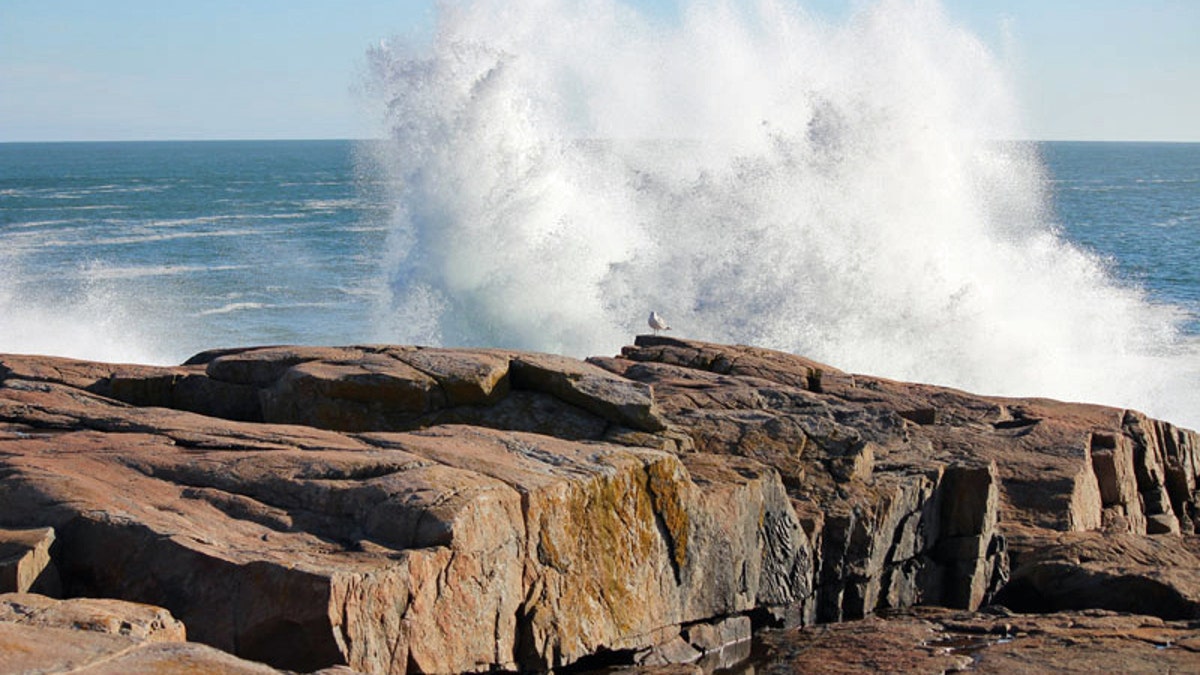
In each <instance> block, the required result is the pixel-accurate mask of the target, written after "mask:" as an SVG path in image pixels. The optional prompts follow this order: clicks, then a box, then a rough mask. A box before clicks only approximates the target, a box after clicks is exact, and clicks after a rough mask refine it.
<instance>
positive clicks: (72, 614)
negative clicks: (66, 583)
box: [0, 593, 187, 642]
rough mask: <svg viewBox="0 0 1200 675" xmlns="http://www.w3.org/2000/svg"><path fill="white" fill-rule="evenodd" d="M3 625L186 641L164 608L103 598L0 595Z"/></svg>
mask: <svg viewBox="0 0 1200 675" xmlns="http://www.w3.org/2000/svg"><path fill="white" fill-rule="evenodd" d="M0 623H13V624H20V625H23V626H34V627H43V628H71V629H75V630H83V631H91V632H95V633H109V634H112V635H124V636H128V637H131V638H134V639H136V640H139V641H144V642H184V641H186V640H187V632H186V630H185V629H184V626H183V624H182V623H180V622H179V621H177V620H176V619H175V617H173V616H171V613H170V612H168V611H167V610H165V609H163V608H161V607H154V606H152V605H143V604H139V603H135V602H125V601H123V600H108V599H102V598H72V599H68V600H55V599H53V598H48V597H46V596H44V595H37V594H34V593H5V594H0Z"/></svg>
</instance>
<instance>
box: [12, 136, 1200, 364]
mask: <svg viewBox="0 0 1200 675" xmlns="http://www.w3.org/2000/svg"><path fill="white" fill-rule="evenodd" d="M1039 153H1040V155H1041V157H1042V159H1043V162H1044V163H1045V165H1046V167H1047V169H1048V174H1049V185H1048V188H1049V191H1050V194H1051V198H1052V203H1053V208H1054V212H1055V219H1056V222H1057V225H1058V227H1059V228H1060V229H1061V232H1062V234H1063V236H1065V237H1066V238H1068V239H1069V240H1071V241H1073V242H1075V243H1077V244H1078V245H1079V246H1082V247H1084V248H1086V249H1088V250H1090V251H1092V252H1094V253H1095V254H1096V255H1098V256H1101V257H1103V258H1104V259H1105V260H1106V261H1107V264H1108V265H1109V267H1110V269H1111V274H1112V275H1113V276H1115V277H1116V278H1118V279H1120V280H1121V281H1122V282H1123V283H1126V284H1130V285H1135V286H1138V287H1141V288H1143V289H1144V290H1145V292H1146V293H1147V295H1148V298H1149V300H1150V301H1151V302H1153V303H1161V304H1166V305H1173V306H1176V307H1178V308H1179V311H1180V312H1181V316H1183V325H1184V330H1185V331H1186V332H1187V333H1189V334H1191V335H1200V265H1197V264H1196V256H1197V252H1200V144H1154V143H1042V144H1039ZM383 175H384V173H383V172H382V171H376V170H374V169H372V164H371V161H370V158H369V155H368V154H367V153H365V151H364V147H363V146H361V145H360V144H358V143H356V142H352V141H264V142H256V141H230V142H217V141H213V142H136V143H134V142H122V143H10V144H0V351H23V352H44V353H55V354H65V355H71V356H80V357H89V358H109V359H114V360H149V361H158V362H177V361H180V360H182V359H184V358H186V357H187V356H189V355H190V354H192V353H194V352H197V351H200V350H203V349H208V348H214V347H221V346H235V345H252V344H271V343H299V344H346V343H362V342H368V341H388V340H389V336H388V335H386V334H382V333H381V332H380V329H379V328H378V326H379V325H380V323H379V322H378V321H377V320H376V319H377V316H378V314H379V313H380V312H386V311H387V310H386V306H387V297H386V296H387V281H386V279H387V274H388V270H386V269H385V263H384V258H385V256H384V254H383V251H384V249H385V246H386V241H387V233H388V230H389V222H390V220H391V217H392V211H393V208H394V204H393V203H392V201H391V198H390V196H389V195H390V194H392V192H391V191H390V190H389V189H388V185H387V184H386V181H385V180H384V179H383V178H382V176H383Z"/></svg>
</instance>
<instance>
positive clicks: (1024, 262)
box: [371, 0, 1200, 426]
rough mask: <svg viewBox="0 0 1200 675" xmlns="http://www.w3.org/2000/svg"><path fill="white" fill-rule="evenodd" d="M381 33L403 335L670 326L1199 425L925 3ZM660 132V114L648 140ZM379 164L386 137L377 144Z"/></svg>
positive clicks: (504, 20) (1153, 313)
mask: <svg viewBox="0 0 1200 675" xmlns="http://www.w3.org/2000/svg"><path fill="white" fill-rule="evenodd" d="M448 7H449V9H447V10H446V11H445V13H444V14H443V15H442V16H441V18H440V22H439V26H438V31H437V37H436V40H435V41H434V42H433V43H432V44H431V45H429V46H427V47H426V46H421V45H410V46H404V45H399V46H393V47H388V48H386V50H384V49H383V48H381V49H380V50H376V51H373V52H372V53H371V59H372V64H373V68H374V72H375V75H376V77H375V81H374V87H375V90H376V91H377V92H379V95H380V97H381V99H382V100H383V101H384V102H385V103H386V104H387V105H388V106H389V108H388V110H389V117H388V120H389V122H390V133H391V137H392V142H391V143H390V146H388V147H389V148H390V149H389V150H386V151H385V152H386V153H387V157H385V158H384V160H382V162H383V163H384V164H385V165H387V166H390V170H391V171H392V175H391V176H390V177H389V178H390V179H391V180H392V181H393V182H395V183H396V184H398V185H399V186H400V187H399V189H398V194H397V204H398V217H397V220H396V222H395V225H394V229H393V231H392V232H391V234H390V238H389V250H390V253H389V256H390V261H389V263H388V267H389V270H390V284H391V289H392V296H393V297H392V302H391V303H388V305H387V306H386V307H383V308H382V309H381V313H380V322H381V326H382V327H383V328H384V329H386V330H387V331H388V332H389V337H390V339H394V340H396V341H400V342H440V343H444V344H452V345H458V344H492V345H502V346H510V347H518V348H529V349H540V350H547V351H555V352H566V353H570V354H576V355H586V354H596V353H600V354H603V353H613V352H615V351H616V350H617V349H618V348H619V347H620V346H621V345H623V344H626V343H628V342H629V340H630V338H631V336H632V334H633V333H634V332H637V331H639V330H642V329H641V328H640V326H641V325H642V323H643V322H644V310H645V309H646V308H648V307H655V308H657V309H659V310H660V311H663V312H664V313H666V314H667V315H669V316H671V318H672V320H673V326H674V327H675V329H676V333H677V334H678V335H682V336H691V337H696V338H702V339H711V340H718V341H725V342H748V343H753V344H759V345H764V346H768V347H775V348H780V349H785V350H788V351H792V352H797V353H802V354H805V355H808V356H811V357H815V358H818V359H821V360H825V361H828V362H830V363H832V364H835V365H837V366H840V367H843V368H846V369H849V370H852V371H859V372H869V373H876V374H881V375H886V376H892V377H897V378H903V379H911V380H923V381H930V382H938V383H943V384H949V385H954V386H960V387H964V388H968V389H972V390H975V391H979V392H983V393H995V394H1013V395H1045V396H1052V397H1058V398H1065V399H1074V400H1089V401H1096V402H1103V403H1109V404H1113V405H1125V406H1131V407H1137V408H1140V409H1145V410H1147V411H1148V412H1151V413H1154V414H1157V415H1161V416H1166V417H1168V418H1171V419H1175V420H1178V421H1181V422H1184V423H1186V424H1190V425H1192V426H1200V390H1198V389H1197V388H1196V386H1195V383H1196V382H1197V381H1200V352H1198V350H1197V348H1196V345H1195V344H1194V342H1188V341H1185V340H1184V339H1183V338H1181V336H1180V333H1179V331H1178V329H1177V323H1178V321H1179V314H1178V312H1176V311H1175V310H1173V309H1172V308H1167V307H1161V306H1157V305H1155V304H1152V303H1150V302H1148V301H1147V299H1146V297H1145V295H1144V294H1143V293H1142V292H1140V291H1139V290H1137V289H1135V288H1130V287H1126V286H1122V285H1121V284H1119V283H1118V282H1116V281H1114V279H1113V278H1112V277H1111V275H1109V274H1108V273H1107V272H1106V270H1105V265H1104V263H1103V261H1102V260H1099V259H1098V258H1097V257H1095V256H1094V255H1092V254H1090V253H1088V252H1086V251H1083V250H1080V249H1079V248H1077V247H1074V246H1072V245H1070V244H1069V243H1067V242H1066V241H1064V240H1063V238H1062V237H1061V236H1060V235H1059V234H1058V233H1057V230H1056V228H1055V225H1054V223H1053V222H1051V217H1050V215H1049V209H1048V207H1047V205H1048V199H1047V194H1046V191H1047V189H1048V183H1047V182H1046V178H1045V176H1044V171H1043V168H1042V166H1041V164H1040V162H1039V159H1038V158H1037V157H1036V156H1035V155H1034V154H1033V152H1032V151H1031V149H1030V147H1029V146H1022V145H1018V144H1011V143H1000V142H998V139H1009V138H1021V137H1022V136H1023V133H1022V126H1021V119H1020V115H1019V105H1018V103H1017V102H1016V101H1015V100H1014V96H1013V93H1012V92H1013V87H1012V85H1011V82H1010V81H1009V77H1008V73H1007V71H1006V70H1005V68H1004V67H1003V65H1002V64H1000V63H998V62H997V60H996V59H995V58H994V57H993V56H992V55H991V54H990V53H989V52H988V50H987V49H986V48H985V47H984V46H983V45H982V44H981V43H980V42H979V40H977V39H976V38H975V37H974V36H973V35H971V34H970V33H969V32H967V31H966V30H964V29H963V28H961V27H960V26H958V25H956V24H954V23H953V22H952V21H950V20H949V19H947V17H946V16H945V15H944V14H943V12H942V11H941V10H940V8H939V6H938V5H937V4H936V3H934V2H927V1H921V0H915V1H905V0H885V1H883V2H879V3H876V4H874V5H872V6H869V7H864V8H863V9H862V10H861V11H859V12H858V13H856V14H855V15H854V17H853V18H852V19H851V20H849V21H848V22H847V23H846V24H845V25H830V24H827V23H823V22H821V21H819V20H816V19H813V18H811V17H810V16H808V15H806V14H805V13H804V12H803V11H801V10H798V9H795V7H794V5H792V4H791V3H784V2H760V3H756V4H755V5H754V9H745V8H744V5H743V4H739V3H731V2H709V3H697V4H695V5H692V6H690V7H689V9H688V10H687V11H686V13H685V16H684V17H683V19H682V20H681V21H680V23H679V25H669V24H662V23H654V22H650V21H647V20H645V19H643V18H642V17H640V16H639V15H637V14H636V13H634V12H633V11H631V10H629V9H627V8H625V7H624V6H623V5H621V4H619V3H615V2H605V1H602V0H597V1H596V2H589V3H573V2H559V1H555V0H539V1H537V2H530V3H518V4H513V3H509V2H504V1H501V0H481V1H477V2H468V3H463V4H456V5H452V6H448ZM648 139H657V140H654V141H653V142H648ZM377 161H379V160H377Z"/></svg>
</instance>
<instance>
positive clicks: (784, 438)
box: [0, 336, 1200, 673]
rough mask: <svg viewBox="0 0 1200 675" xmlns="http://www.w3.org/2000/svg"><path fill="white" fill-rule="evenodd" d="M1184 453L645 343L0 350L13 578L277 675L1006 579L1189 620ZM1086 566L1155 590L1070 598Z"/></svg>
mask: <svg viewBox="0 0 1200 675" xmlns="http://www.w3.org/2000/svg"><path fill="white" fill-rule="evenodd" d="M1198 446H1200V443H1198V441H1197V437H1196V434H1195V433H1193V432H1190V431H1186V430H1182V429H1179V428H1176V427H1174V426H1172V425H1170V424H1167V423H1164V422H1160V421H1154V420H1150V419H1148V418H1146V417H1145V416H1143V415H1141V414H1139V413H1136V412H1134V411H1125V410H1118V409H1113V408H1105V407H1101V406H1090V405H1080V404H1067V403H1059V402H1054V401H1047V400H1035V399H1020V400H1018V399H1002V398H994V397H982V396H974V395H971V394H967V393H964V392H959V391H955V390H950V389H946V388H942V387H934V386H928V385H917V384H906V383H900V382H894V381H890V380H885V379H881V378H874V377H868V376H863V375H851V374H847V373H843V372H841V371H839V370H837V369H835V368H832V367H830V366H827V365H824V364H820V363H816V362H813V361H810V360H807V359H804V358H801V357H797V356H792V355H787V354H782V353H778V352H772V351H768V350H763V349H756V348H751V347H731V346H722V345H712V344H706V343H699V342H691V341H683V340H675V339H670V338H661V337H649V336H642V337H640V338H639V339H638V342H637V345H635V346H632V347H628V348H626V349H625V350H623V352H622V354H621V355H620V356H617V357H603V358H593V359H589V361H588V362H586V363H585V362H581V361H577V360H573V359H567V358H564V357H557V356H549V355H540V354H527V353H519V352H511V351H504V350H474V349H473V350H452V349H426V348H417V347H396V346H382V345H381V346H359V347H339V348H324V347H322V348H318V347H265V348H256V349H237V350H219V351H212V352H206V353H204V354H200V355H198V356H196V357H194V358H193V359H191V360H189V361H188V362H187V363H185V364H184V365H181V366H177V367H168V368H156V367H148V366H133V365H113V364H98V363H90V362H81V361H73V360H68V359H56V358H50V357H29V356H13V355H10V356H0V528H7V529H9V530H12V531H17V530H21V531H26V532H28V531H33V530H35V529H36V528H53V533H54V536H55V538H54V540H53V545H51V544H50V543H48V542H47V543H46V544H45V546H43V547H42V548H43V549H44V551H42V553H41V554H31V553H30V552H33V551H35V550H41V549H38V547H37V544H36V543H35V544H32V545H26V544H23V546H24V548H23V549H21V550H22V551H25V553H23V556H24V558H23V559H24V560H26V561H27V564H26V567H29V565H30V564H32V565H33V567H36V566H38V565H42V566H43V568H45V569H51V568H53V569H54V570H56V572H57V573H58V575H59V576H61V586H62V592H63V594H64V595H65V596H67V597H76V598H78V597H89V596H90V597H96V598H120V599H123V600H128V601H136V602H142V603H149V604H153V605H157V606H160V607H163V608H165V609H166V610H169V611H170V613H171V614H172V615H174V617H176V618H178V619H180V620H181V621H182V622H183V623H184V624H186V625H187V632H188V636H189V638H190V639H192V640H196V641H199V642H203V643H205V644H207V645H211V646H212V647H216V648H218V649H221V650H225V651H228V652H231V653H233V654H236V655H237V656H239V657H242V658H246V659H252V660H255V661H261V662H264V663H267V664H269V665H270V666H272V667H275V668H287V669H291V670H298V671H312V670H315V669H318V668H324V667H328V666H335V665H337V664H345V665H348V666H350V667H351V668H354V669H357V670H360V671H363V672H388V673H399V672H467V671H483V670H491V669H507V670H518V669H521V670H544V669H549V668H561V667H564V666H570V665H571V664H577V663H578V664H588V663H600V662H608V661H613V662H620V661H622V660H624V661H625V662H629V663H642V664H643V665H644V666H646V667H649V666H650V665H652V664H653V663H658V662H662V663H667V662H687V661H696V662H701V661H702V659H703V658H704V657H705V656H706V655H720V654H722V653H724V652H725V651H726V650H728V649H731V648H732V647H733V646H734V645H738V644H742V643H744V642H745V641H744V640H743V639H742V637H743V636H744V634H745V631H746V630H748V628H749V626H751V625H752V624H753V625H755V626H759V627H762V626H777V627H786V626H798V625H812V624H815V623H818V622H837V621H844V620H849V619H860V618H864V617H870V616H872V615H875V614H877V613H881V612H882V613H886V612H888V611H891V610H896V609H903V608H908V607H911V606H914V605H919V604H924V605H943V606H948V607H954V608H960V609H963V610H975V609H978V608H979V607H981V606H983V605H986V604H987V603H989V602H999V601H1005V599H1006V598H1008V600H1007V602H1010V603H1011V604H1013V605H1017V606H1018V607H1015V608H1019V609H1022V610H1026V611H1047V610H1057V609H1086V608H1089V607H1108V608H1110V609H1119V610H1125V611H1139V612H1142V613H1148V614H1158V615H1159V617H1160V619H1167V620H1176V619H1183V618H1200V617H1195V616H1194V612H1195V608H1196V606H1197V605H1196V603H1197V601H1198V598H1200V594H1198V593H1197V592H1196V589H1195V587H1194V584H1195V581H1196V580H1195V579H1194V577H1195V574H1194V567H1193V568H1192V571H1191V572H1188V571H1186V568H1187V566H1188V565H1192V563H1193V561H1195V560H1196V559H1197V558H1196V555H1195V553H1193V551H1195V544H1194V543H1191V542H1193V541H1194V538H1195V536H1196V535H1195V534H1194V533H1195V531H1196V527H1197V523H1198V520H1197V514H1198V513H1200V509H1198V508H1197V505H1198V504H1200V501H1198V493H1197V489H1196V482H1197V478H1198V476H1200V457H1197V448H1198ZM0 534H3V533H2V532H0ZM3 541H4V540H3V537H0V542H3ZM43 541H44V540H43ZM1100 552H1105V553H1104V555H1100ZM31 555H32V557H31ZM38 555H40V556H41V558H38ZM47 556H48V557H49V558H50V559H49V560H44V561H42V558H46V557H47ZM1105 556H1108V557H1105ZM1189 556H1190V557H1189ZM34 558H37V560H39V561H41V562H36V561H34ZM1135 559H1136V561H1140V562H1139V563H1138V564H1140V565H1141V567H1140V568H1139V567H1137V565H1134V564H1132V563H1131V562H1130V561H1133V560H1135ZM1163 566H1166V567H1168V568H1169V569H1168V572H1169V573H1163V572H1162V568H1163ZM30 569H32V568H30ZM1156 569H1157V570H1158V571H1156ZM1010 579H1011V581H1010ZM1112 579H1117V580H1118V581H1117V582H1113V581H1112ZM1130 579H1133V581H1130ZM1118 582H1119V585H1120V584H1124V585H1123V586H1121V587H1123V588H1129V589H1133V590H1132V591H1131V592H1136V589H1138V588H1149V587H1153V588H1155V589H1161V594H1160V595H1159V596H1156V597H1162V598H1169V599H1170V602H1169V603H1168V602H1165V601H1164V602H1163V603H1151V604H1154V605H1155V607H1158V608H1159V609H1157V610H1156V609H1155V608H1154V607H1144V606H1141V605H1130V606H1128V607H1126V606H1120V607H1115V606H1111V605H1112V603H1109V605H1105V604H1102V603H1100V602H1099V601H1098V600H1096V599H1094V596H1097V595H1101V596H1111V595H1112V589H1113V588H1114V586H1113V585H1112V584H1113V583H1118ZM1139 584H1143V585H1139ZM1145 584H1149V585H1148V586H1147V585H1145ZM1048 587H1054V588H1057V589H1059V590H1061V591H1063V593H1062V594H1061V595H1062V596H1063V597H1062V598H1059V599H1057V600H1054V601H1053V605H1052V606H1043V605H1036V603H1033V604H1031V603H1030V601H1029V598H1032V597H1035V596H1037V597H1051V595H1048V594H1046V593H1044V592H1043V589H1045V588H1048ZM14 590H19V589H14ZM1022 602H1025V603H1026V604H1025V605H1022ZM1035 605H1036V606H1035ZM1168 606H1169V609H1168V608H1167V607H1168ZM864 625H868V624H864ZM864 630H867V629H864ZM905 630H908V629H907V628H906V629H905ZM914 630H916V629H914ZM920 630H923V629H920ZM934 656H937V655H936V654H935V655H934ZM147 658H150V657H147ZM959 660H961V659H958V660H956V659H940V657H939V658H935V659H933V661H930V662H929V663H933V662H934V661H936V662H937V664H941V663H942V662H943V661H945V662H946V663H952V662H953V663H957V662H958V661H959ZM939 667H941V666H939ZM947 667H948V666H947Z"/></svg>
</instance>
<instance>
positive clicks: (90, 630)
mask: <svg viewBox="0 0 1200 675" xmlns="http://www.w3.org/2000/svg"><path fill="white" fill-rule="evenodd" d="M185 639H186V637H185V631H184V627H183V624H182V623H180V622H179V621H177V620H175V618H174V617H172V616H171V614H170V613H169V612H167V611H166V610H165V609H162V608H161V607H152V606H149V605H143V604H138V603H133V602H124V601H121V600H108V599H96V598H73V599H69V600H55V599H52V598H47V597H45V596H41V595H36V594H32V593H7V594H3V595H0V669H2V670H3V672H6V673H35V672H36V673H44V672H66V671H71V672H74V671H76V670H81V671H82V670H86V672H88V673H103V674H109V673H111V674H113V675H116V674H124V673H135V672H137V673H142V672H156V673H158V672H162V673H183V672H221V673H230V674H231V675H243V674H244V675H260V674H266V673H279V672H280V671H277V670H275V669H273V668H268V667H266V666H263V665H262V664H257V663H253V662H250V661H245V660H242V659H238V658H236V657H234V656H231V655H229V654H226V653H224V652H222V651H220V650H217V649H214V648H212V647H208V646H205V645H198V644H195V643H189V642H185Z"/></svg>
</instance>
